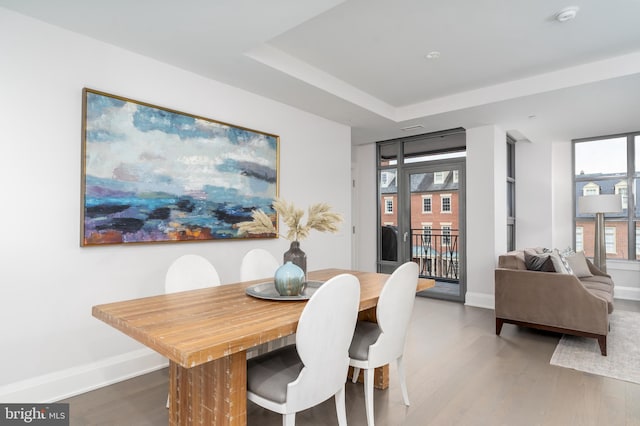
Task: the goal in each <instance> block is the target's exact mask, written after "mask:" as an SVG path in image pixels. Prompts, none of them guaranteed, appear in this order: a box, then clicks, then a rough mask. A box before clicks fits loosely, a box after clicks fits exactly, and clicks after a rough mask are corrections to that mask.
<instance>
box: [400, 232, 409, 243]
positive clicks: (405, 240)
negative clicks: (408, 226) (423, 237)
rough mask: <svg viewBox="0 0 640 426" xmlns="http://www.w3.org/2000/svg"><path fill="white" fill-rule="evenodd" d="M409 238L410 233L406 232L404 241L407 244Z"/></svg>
mask: <svg viewBox="0 0 640 426" xmlns="http://www.w3.org/2000/svg"><path fill="white" fill-rule="evenodd" d="M408 236H409V233H408V232H405V233H404V236H403V237H402V241H403V242H405V243H406V242H407V237H408Z"/></svg>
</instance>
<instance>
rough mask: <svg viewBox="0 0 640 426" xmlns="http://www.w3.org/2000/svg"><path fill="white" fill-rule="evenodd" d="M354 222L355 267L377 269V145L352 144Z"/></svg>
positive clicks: (364, 269) (367, 269)
mask: <svg viewBox="0 0 640 426" xmlns="http://www.w3.org/2000/svg"><path fill="white" fill-rule="evenodd" d="M354 158H355V160H356V163H355V165H356V166H355V176H354V180H355V185H356V188H355V191H354V195H355V197H356V201H355V203H354V204H355V205H357V206H359V208H358V211H357V212H356V211H354V223H355V224H356V235H355V243H354V244H355V256H354V267H355V268H356V269H358V270H361V271H370V272H375V271H376V256H377V250H378V249H377V238H378V234H377V232H378V226H377V223H378V215H377V205H378V200H377V197H376V179H377V176H376V169H377V168H376V161H377V159H376V145H375V144H368V145H359V146H356V147H354Z"/></svg>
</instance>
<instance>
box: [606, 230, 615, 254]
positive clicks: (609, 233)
mask: <svg viewBox="0 0 640 426" xmlns="http://www.w3.org/2000/svg"><path fill="white" fill-rule="evenodd" d="M604 245H605V246H606V248H607V253H611V254H615V253H616V228H615V227H614V226H606V227H605V228H604Z"/></svg>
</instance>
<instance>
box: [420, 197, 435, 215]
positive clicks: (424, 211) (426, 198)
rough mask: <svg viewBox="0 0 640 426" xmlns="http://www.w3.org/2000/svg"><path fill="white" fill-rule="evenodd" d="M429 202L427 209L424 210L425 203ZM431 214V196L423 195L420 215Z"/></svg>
mask: <svg viewBox="0 0 640 426" xmlns="http://www.w3.org/2000/svg"><path fill="white" fill-rule="evenodd" d="M426 200H429V209H428V210H427V209H425V207H426V206H425V201H426ZM431 213H433V196H432V194H424V195H422V214H431Z"/></svg>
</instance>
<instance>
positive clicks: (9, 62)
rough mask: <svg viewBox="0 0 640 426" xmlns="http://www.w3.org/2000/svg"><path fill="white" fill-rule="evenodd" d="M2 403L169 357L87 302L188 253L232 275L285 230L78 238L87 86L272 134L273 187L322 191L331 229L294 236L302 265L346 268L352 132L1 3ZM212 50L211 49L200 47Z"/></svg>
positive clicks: (311, 195) (105, 298) (149, 277)
mask: <svg viewBox="0 0 640 426" xmlns="http://www.w3.org/2000/svg"><path fill="white" fill-rule="evenodd" d="M0 52H2V55H1V59H0V61H1V64H0V117H1V120H2V126H1V129H2V143H1V144H0V180H1V182H2V189H3V191H2V200H3V201H2V208H1V209H0V215H1V216H0V223H1V224H2V233H1V235H2V237H1V238H0V245H1V247H2V261H1V262H2V264H1V267H0V277H1V278H0V282H1V284H0V303H1V309H0V329H1V333H0V335H1V336H2V362H1V363H0V401H3V402H13V401H20V402H24V401H33V402H37V401H51V400H55V399H58V398H62V397H64V396H67V395H70V394H73V393H76V392H81V391H84V390H86V389H90V388H92V387H95V386H99V385H102V384H106V383H109V382H112V381H114V380H118V379H120V378H123V377H127V376H129V375H135V374H139V373H140V372H142V371H145V370H146V369H153V368H157V367H158V366H160V365H162V364H163V363H164V362H165V361H164V360H163V359H162V358H161V357H159V356H155V355H154V354H152V353H151V352H150V351H149V350H146V349H145V348H144V347H143V346H141V345H139V344H138V343H136V342H135V341H133V340H132V339H130V338H128V337H126V336H124V335H123V334H121V333H119V332H118V331H116V330H114V329H112V328H111V327H109V326H107V325H105V324H103V323H102V322H100V321H98V320H96V319H94V318H93V317H92V316H91V307H92V306H93V305H96V304H100V303H106V302H111V301H117V300H124V299H130V298H136V297H142V296H148V295H154V294H160V293H162V292H163V285H164V284H163V280H164V273H165V270H166V268H167V265H168V264H169V263H170V262H171V260H173V259H174V258H176V257H177V256H179V255H181V254H184V253H198V254H201V255H203V256H205V257H207V258H208V259H210V260H211V261H212V262H213V263H214V265H215V266H216V268H217V269H218V272H219V274H220V277H221V279H222V281H223V283H224V282H227V283H228V282H234V281H237V280H238V279H239V266H240V260H241V257H242V255H243V254H244V253H245V252H246V251H247V250H249V249H250V248H252V247H254V246H258V247H263V248H267V249H268V250H270V251H271V252H272V253H274V254H275V255H277V256H281V255H282V253H283V252H284V251H285V250H286V249H287V247H288V243H287V242H286V241H284V240H261V241H232V242H197V243H196V242H194V243H177V244H176V243H174V244H151V245H134V246H123V245H120V246H110V247H90V248H80V246H79V240H80V236H79V234H80V177H81V151H80V150H81V139H80V137H81V135H80V129H81V127H80V126H81V99H82V98H81V94H82V88H83V87H90V88H93V89H97V90H102V91H105V92H108V93H112V94H116V95H121V96H125V97H128V98H131V99H135V100H139V101H144V102H148V103H151V104H155V105H159V106H164V107H169V108H172V109H175V110H178V111H184V112H188V113H192V114H196V115H199V116H203V117H209V118H212V119H216V120H220V121H224V122H228V123H232V124H236V125H240V126H244V127H248V128H252V129H257V130H261V131H265V132H269V133H274V134H277V135H279V136H280V138H281V139H280V142H281V146H280V195H281V196H283V197H284V198H286V199H288V200H290V201H293V202H295V203H296V204H297V205H299V206H306V205H308V204H310V203H312V202H318V201H325V202H328V203H329V204H331V205H332V206H333V207H334V209H335V210H336V211H338V212H339V213H342V214H343V215H344V217H345V219H346V223H345V226H346V229H345V228H343V231H341V232H340V233H339V234H336V235H334V234H320V233H313V234H312V235H311V236H310V237H309V239H308V240H305V241H304V242H303V245H302V247H303V249H304V250H305V251H306V252H307V254H308V256H309V260H308V265H309V269H318V268H324V267H338V268H350V267H351V260H350V256H351V237H350V234H349V232H348V231H349V228H348V226H349V224H350V222H351V217H350V215H351V213H350V209H351V189H350V177H351V176H350V174H351V173H350V168H351V160H350V156H351V147H350V129H349V128H348V127H346V126H343V125H339V124H336V123H333V122H330V121H327V120H325V119H322V118H319V117H316V116H313V115H310V114H307V113H304V112H301V111H299V110H296V109H293V108H291V107H288V106H285V105H282V104H279V103H277V102H274V101H271V100H268V99H265V98H262V97H259V96H256V95H253V94H250V93H247V92H244V91H242V90H238V89H236V88H233V87H230V86H226V85H224V84H221V83H219V82H216V81H212V80H208V79H205V78H203V77H200V76H198V75H195V74H192V73H189V72H186V71H183V70H180V69H177V68H175V67H172V66H168V65H166V64H163V63H160V62H157V61H155V60H152V59H149V58H146V57H143V56H139V55H136V54H133V53H131V52H127V51H124V50H122V49H119V48H116V47H113V46H110V45H106V44H103V43H101V42H97V41H95V40H93V39H90V38H86V37H83V36H79V35H77V34H74V33H71V32H68V31H64V30H61V29H59V28H56V27H53V26H49V25H47V24H43V23H41V22H39V21H36V20H33V19H30V18H27V17H24V16H22V15H18V14H15V13H13V12H9V11H7V10H5V9H2V8H0ZM209 54H211V52H209Z"/></svg>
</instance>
